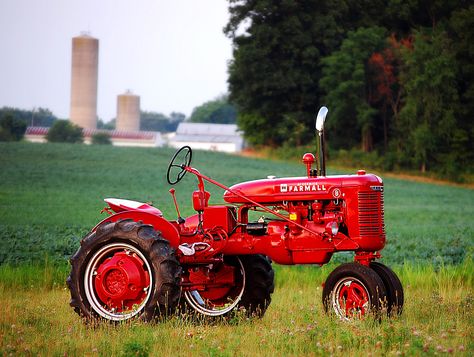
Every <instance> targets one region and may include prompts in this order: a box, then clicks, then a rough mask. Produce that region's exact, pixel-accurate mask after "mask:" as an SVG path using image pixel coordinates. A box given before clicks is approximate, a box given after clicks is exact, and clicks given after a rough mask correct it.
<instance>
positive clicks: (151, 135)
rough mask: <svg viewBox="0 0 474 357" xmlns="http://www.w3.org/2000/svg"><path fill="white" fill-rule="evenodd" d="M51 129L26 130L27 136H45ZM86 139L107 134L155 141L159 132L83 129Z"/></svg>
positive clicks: (113, 137) (116, 137) (29, 128)
mask: <svg viewBox="0 0 474 357" xmlns="http://www.w3.org/2000/svg"><path fill="white" fill-rule="evenodd" d="M48 130H49V128H47V127H43V126H29V127H28V128H26V133H25V134H26V135H38V136H45V135H46V134H48ZM82 132H83V134H84V136H85V137H91V136H93V135H94V134H98V133H105V134H108V135H110V137H111V138H112V139H135V140H153V139H155V137H156V134H157V132H154V131H123V130H104V129H83V131H82Z"/></svg>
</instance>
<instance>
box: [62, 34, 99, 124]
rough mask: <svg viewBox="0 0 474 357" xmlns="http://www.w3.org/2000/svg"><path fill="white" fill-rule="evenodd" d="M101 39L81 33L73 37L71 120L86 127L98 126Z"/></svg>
mask: <svg viewBox="0 0 474 357" xmlns="http://www.w3.org/2000/svg"><path fill="white" fill-rule="evenodd" d="M98 65H99V40H97V39H96V38H93V37H91V36H89V35H88V34H81V36H78V37H74V38H73V39H72V70H71V111H70V116H69V118H70V120H71V122H73V123H74V124H77V125H79V126H80V127H82V128H85V129H95V128H96V127H97V75H98Z"/></svg>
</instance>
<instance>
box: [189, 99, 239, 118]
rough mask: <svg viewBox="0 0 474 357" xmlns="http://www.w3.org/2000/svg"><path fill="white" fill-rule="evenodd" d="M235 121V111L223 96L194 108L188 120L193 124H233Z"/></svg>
mask: <svg viewBox="0 0 474 357" xmlns="http://www.w3.org/2000/svg"><path fill="white" fill-rule="evenodd" d="M236 120H237V110H236V109H235V107H234V106H233V105H232V104H230V103H229V101H228V98H227V96H225V95H224V96H220V97H218V98H216V99H214V100H211V101H208V102H205V103H204V104H201V105H200V106H198V107H196V108H194V109H193V112H192V113H191V117H190V118H189V121H190V122H193V123H218V124H233V123H235V122H236Z"/></svg>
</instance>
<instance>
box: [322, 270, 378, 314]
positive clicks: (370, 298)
mask: <svg viewBox="0 0 474 357" xmlns="http://www.w3.org/2000/svg"><path fill="white" fill-rule="evenodd" d="M385 300H386V291H385V286H384V283H383V281H382V279H381V278H380V277H379V276H378V275H377V274H376V273H375V271H373V270H372V269H370V268H368V267H366V266H364V265H362V264H359V263H347V264H342V265H340V266H339V267H337V268H336V269H334V270H333V271H332V273H331V274H329V276H328V278H327V280H326V283H325V284H324V289H323V306H324V309H325V311H326V312H327V313H334V314H335V315H336V316H338V317H339V318H340V319H342V320H346V321H350V320H354V319H361V318H364V317H366V316H367V315H370V314H373V315H374V317H375V318H380V316H381V311H382V307H383V302H384V301H385Z"/></svg>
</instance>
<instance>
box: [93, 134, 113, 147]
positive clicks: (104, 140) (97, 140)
mask: <svg viewBox="0 0 474 357" xmlns="http://www.w3.org/2000/svg"><path fill="white" fill-rule="evenodd" d="M92 144H94V145H111V144H112V140H110V135H109V134H107V133H103V132H102V133H101V132H98V133H95V134H94V135H92Z"/></svg>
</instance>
